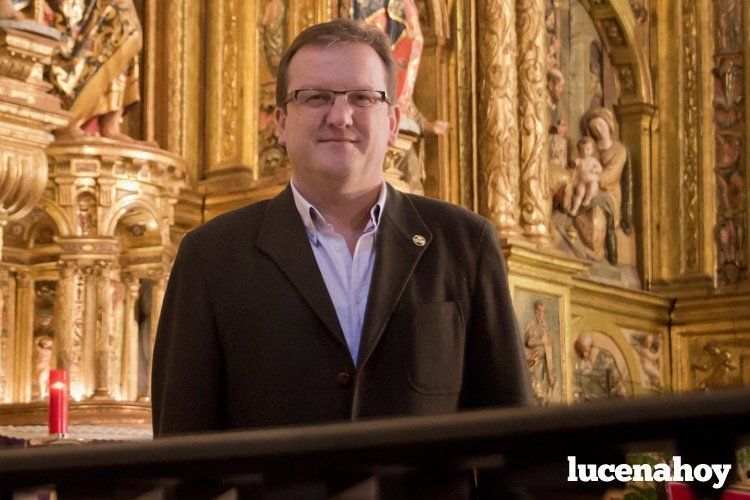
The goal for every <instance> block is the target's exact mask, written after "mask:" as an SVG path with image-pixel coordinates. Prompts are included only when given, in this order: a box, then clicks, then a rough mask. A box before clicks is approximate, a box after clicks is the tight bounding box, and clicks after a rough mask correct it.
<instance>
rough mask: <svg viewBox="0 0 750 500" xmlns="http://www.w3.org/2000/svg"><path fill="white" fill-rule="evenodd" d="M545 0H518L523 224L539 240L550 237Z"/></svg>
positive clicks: (524, 230)
mask: <svg viewBox="0 0 750 500" xmlns="http://www.w3.org/2000/svg"><path fill="white" fill-rule="evenodd" d="M544 12H545V8H544V0H518V1H517V4H516V16H517V30H518V58H519V60H518V75H519V94H518V116H519V117H521V121H520V123H519V134H520V144H521V151H520V160H521V173H520V176H521V227H522V228H523V232H524V235H525V236H526V237H528V238H530V239H532V240H536V241H538V242H539V243H546V242H549V240H550V230H549V221H550V211H551V203H550V199H549V194H548V189H547V154H546V148H545V145H546V144H547V126H546V122H547V110H546V95H547V89H546V83H547V79H546V70H545V64H546V49H547V44H546V41H545V29H544Z"/></svg>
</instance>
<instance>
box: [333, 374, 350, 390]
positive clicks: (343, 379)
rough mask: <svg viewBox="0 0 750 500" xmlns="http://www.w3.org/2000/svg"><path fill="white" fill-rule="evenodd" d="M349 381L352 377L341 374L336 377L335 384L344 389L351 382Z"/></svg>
mask: <svg viewBox="0 0 750 500" xmlns="http://www.w3.org/2000/svg"><path fill="white" fill-rule="evenodd" d="M351 380H352V376H351V375H349V374H348V373H346V372H341V373H339V374H338V375H336V383H338V384H339V385H340V386H341V387H346V386H347V385H349V382H351Z"/></svg>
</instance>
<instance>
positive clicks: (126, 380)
mask: <svg viewBox="0 0 750 500" xmlns="http://www.w3.org/2000/svg"><path fill="white" fill-rule="evenodd" d="M123 283H124V284H125V332H124V338H123V342H122V389H121V393H120V394H121V396H122V399H125V400H130V401H135V400H136V399H137V398H138V323H137V322H136V320H135V307H136V303H137V301H138V294H139V293H140V290H141V285H140V281H139V280H138V279H137V278H135V277H134V276H132V275H126V276H125V277H124V278H123Z"/></svg>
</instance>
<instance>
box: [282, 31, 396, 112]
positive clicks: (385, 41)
mask: <svg viewBox="0 0 750 500" xmlns="http://www.w3.org/2000/svg"><path fill="white" fill-rule="evenodd" d="M355 43H361V44H364V45H367V46H368V47H371V48H372V49H373V50H374V51H375V52H376V53H377V54H378V56H379V57H380V60H381V61H383V64H384V65H385V75H386V85H387V88H386V89H385V91H386V93H387V94H388V101H389V102H390V103H391V104H396V101H397V96H396V93H397V87H398V80H397V76H396V63H395V62H394V61H393V51H392V50H391V42H390V39H389V38H388V36H386V34H385V33H384V32H383V30H381V29H380V28H378V27H377V26H371V25H369V24H365V23H364V22H362V21H355V20H352V19H336V20H333V21H329V22H327V23H321V24H315V25H313V26H310V27H309V28H307V29H305V30H304V31H302V33H300V34H299V35H297V38H295V39H294V41H293V42H292V43H291V45H289V47H288V48H287V49H286V52H284V55H283V56H282V57H281V61H280V62H279V71H278V76H277V78H276V106H277V107H279V108H282V109H283V107H284V99H285V98H286V96H287V93H288V92H287V81H288V79H289V63H290V62H291V60H292V57H294V54H296V53H297V51H299V49H301V48H302V47H304V46H306V45H316V46H322V47H331V46H334V45H338V44H355Z"/></svg>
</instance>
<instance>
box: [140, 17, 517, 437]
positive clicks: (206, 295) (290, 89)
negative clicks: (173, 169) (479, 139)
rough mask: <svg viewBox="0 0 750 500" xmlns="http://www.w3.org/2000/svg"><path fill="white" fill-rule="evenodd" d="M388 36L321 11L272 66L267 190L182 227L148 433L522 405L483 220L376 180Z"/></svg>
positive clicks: (502, 281)
mask: <svg viewBox="0 0 750 500" xmlns="http://www.w3.org/2000/svg"><path fill="white" fill-rule="evenodd" d="M395 75H396V73H395V68H394V64H393V59H392V56H391V53H390V48H389V42H388V39H387V38H386V37H385V36H384V35H383V33H382V32H381V31H380V30H378V29H377V28H373V27H367V26H365V25H362V24H359V23H357V22H355V21H345V20H340V21H334V22H331V23H326V24H322V25H317V26H313V27H311V28H309V29H307V30H305V31H304V32H303V33H302V34H301V35H300V36H299V37H298V38H297V39H296V40H295V41H294V42H293V43H292V44H291V46H290V47H289V48H288V49H287V52H286V54H285V55H284V57H283V58H282V60H281V62H280V64H279V76H278V82H277V92H276V102H277V106H278V108H277V110H276V119H277V123H278V132H279V141H280V142H281V143H282V144H283V145H285V147H286V149H287V152H288V155H289V161H290V164H291V168H292V181H291V183H290V185H289V186H288V187H287V188H286V189H285V190H284V191H283V192H282V193H281V194H280V195H278V196H277V197H276V198H274V199H272V200H269V201H265V202H260V203H257V204H254V205H251V206H248V207H245V208H242V209H239V210H236V211H233V212H230V213H227V214H224V215H222V216H220V217H217V218H216V219H214V220H212V221H210V222H209V223H207V224H205V225H203V226H201V227H199V228H197V229H195V230H194V231H192V232H190V233H189V234H187V235H186V236H185V238H184V239H183V241H182V244H181V246H180V250H179V252H178V255H177V258H176V259H175V263H174V267H173V270H172V275H171V277H170V280H169V286H168V288H167V293H166V296H165V299H164V305H163V309H162V314H161V320H160V323H159V329H158V334H157V338H156V346H155V351H154V368H153V385H152V387H153V421H154V434H155V435H156V436H161V435H165V434H174V433H186V432H197V431H211V430H219V429H229V428H250V427H261V426H277V425H285V424H302V423H312V422H324V421H332V420H349V419H357V418H361V417H376V416H386V415H417V414H434V413H444V412H453V411H456V410H457V409H460V408H474V407H484V406H508V405H519V404H529V403H530V401H531V397H530V388H529V384H528V380H527V374H526V372H527V370H526V366H525V359H524V357H523V351H522V348H521V345H520V339H519V335H518V331H517V326H516V320H515V317H514V314H513V310H512V305H511V301H510V297H509V293H508V286H507V280H506V275H505V269H504V265H503V261H502V258H501V255H500V253H499V251H498V246H497V239H496V234H495V232H494V230H493V229H492V226H491V225H490V224H489V223H488V222H487V221H486V220H485V219H483V218H481V217H479V216H477V215H475V214H472V213H470V212H468V211H466V210H463V209H461V208H459V207H456V206H453V205H450V204H447V203H443V202H438V201H435V200H430V199H427V198H423V197H418V196H411V195H405V194H401V193H399V192H397V191H395V190H394V189H393V188H391V187H390V186H388V185H387V184H386V183H385V182H384V181H383V173H382V165H383V160H384V157H385V154H386V151H387V148H388V145H389V144H390V145H392V144H394V143H395V141H396V138H397V133H398V121H399V109H398V106H397V105H396V102H395V100H393V98H392V96H394V95H395V91H396V76H395Z"/></svg>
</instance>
